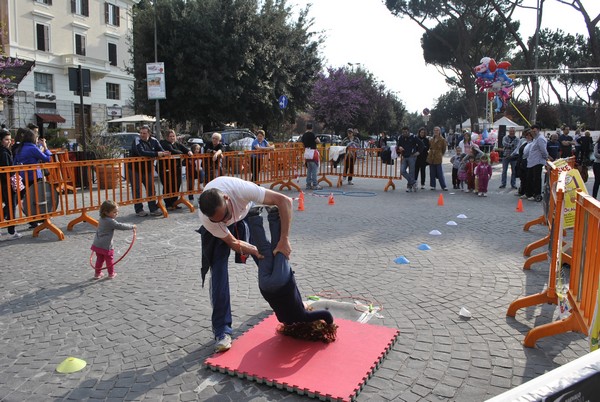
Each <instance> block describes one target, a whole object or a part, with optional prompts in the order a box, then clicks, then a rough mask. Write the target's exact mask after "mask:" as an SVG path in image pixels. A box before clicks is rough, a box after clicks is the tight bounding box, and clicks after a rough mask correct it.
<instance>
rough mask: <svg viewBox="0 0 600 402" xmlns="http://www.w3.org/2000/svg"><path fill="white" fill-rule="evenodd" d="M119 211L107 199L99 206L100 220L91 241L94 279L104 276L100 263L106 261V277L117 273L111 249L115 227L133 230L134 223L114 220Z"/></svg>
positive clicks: (116, 206)
mask: <svg viewBox="0 0 600 402" xmlns="http://www.w3.org/2000/svg"><path fill="white" fill-rule="evenodd" d="M118 213H119V206H118V205H117V203H116V202H114V201H111V200H107V201H104V202H103V203H102V205H101V206H100V221H99V222H98V230H97V231H96V237H94V243H92V247H91V249H92V251H94V252H95V253H96V264H95V266H94V269H95V271H96V273H95V275H94V279H100V278H102V277H103V276H104V274H103V273H102V265H103V264H104V262H105V261H106V269H107V271H108V277H109V278H111V279H112V278H114V277H115V276H117V273H116V272H115V269H114V260H113V258H114V255H115V250H114V249H113V242H112V240H113V235H114V233H115V229H118V230H132V229H133V230H135V228H136V226H135V225H128V224H126V223H119V222H117V221H116V220H115V218H116V217H117V214H118Z"/></svg>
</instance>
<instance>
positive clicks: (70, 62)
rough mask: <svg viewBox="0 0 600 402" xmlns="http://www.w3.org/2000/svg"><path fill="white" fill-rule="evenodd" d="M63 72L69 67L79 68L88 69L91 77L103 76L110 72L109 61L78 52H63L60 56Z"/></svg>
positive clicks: (66, 71)
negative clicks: (81, 54)
mask: <svg viewBox="0 0 600 402" xmlns="http://www.w3.org/2000/svg"><path fill="white" fill-rule="evenodd" d="M61 58H62V63H63V67H64V70H65V73H66V74H67V73H68V71H69V67H71V68H78V67H79V65H81V68H83V69H88V70H90V74H91V75H92V77H93V78H95V79H99V78H103V77H105V76H106V75H107V74H108V73H110V72H111V68H110V63H109V62H108V60H100V59H94V58H92V57H89V56H80V55H78V54H63V55H62V56H61Z"/></svg>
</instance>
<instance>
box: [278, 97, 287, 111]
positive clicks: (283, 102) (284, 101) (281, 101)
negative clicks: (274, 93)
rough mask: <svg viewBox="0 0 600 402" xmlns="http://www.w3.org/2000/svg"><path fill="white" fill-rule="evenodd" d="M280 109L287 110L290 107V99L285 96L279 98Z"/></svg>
mask: <svg viewBox="0 0 600 402" xmlns="http://www.w3.org/2000/svg"><path fill="white" fill-rule="evenodd" d="M278 102H279V109H285V108H286V107H287V105H288V98H287V96H285V95H281V96H280V97H279V101H278Z"/></svg>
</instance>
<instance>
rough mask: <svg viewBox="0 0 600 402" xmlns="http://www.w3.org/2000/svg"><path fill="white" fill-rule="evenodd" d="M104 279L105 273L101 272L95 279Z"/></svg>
mask: <svg viewBox="0 0 600 402" xmlns="http://www.w3.org/2000/svg"><path fill="white" fill-rule="evenodd" d="M102 278H104V272H100V273H99V274H96V275H94V279H102Z"/></svg>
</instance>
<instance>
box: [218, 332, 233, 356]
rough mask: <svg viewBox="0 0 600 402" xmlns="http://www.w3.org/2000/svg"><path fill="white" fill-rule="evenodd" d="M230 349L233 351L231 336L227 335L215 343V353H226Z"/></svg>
mask: <svg viewBox="0 0 600 402" xmlns="http://www.w3.org/2000/svg"><path fill="white" fill-rule="evenodd" d="M229 349H231V335H229V334H225V335H223V336H221V337H220V338H219V339H218V340H217V342H216V343H215V352H217V353H219V352H225V351H227V350H229Z"/></svg>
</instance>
